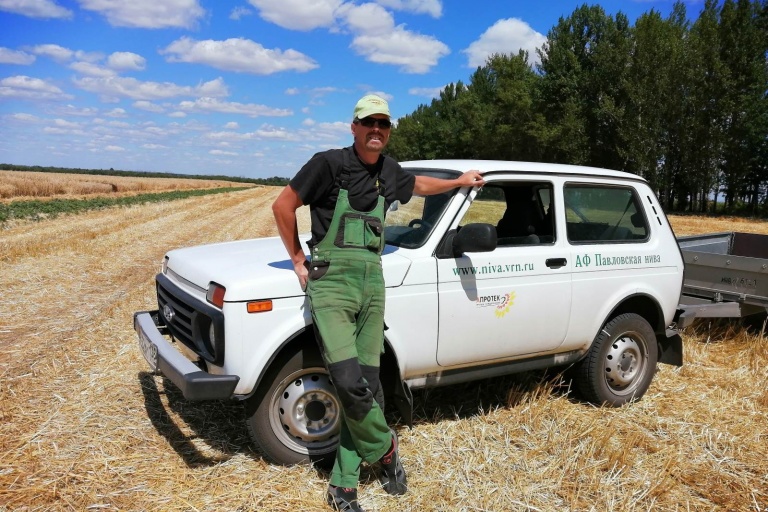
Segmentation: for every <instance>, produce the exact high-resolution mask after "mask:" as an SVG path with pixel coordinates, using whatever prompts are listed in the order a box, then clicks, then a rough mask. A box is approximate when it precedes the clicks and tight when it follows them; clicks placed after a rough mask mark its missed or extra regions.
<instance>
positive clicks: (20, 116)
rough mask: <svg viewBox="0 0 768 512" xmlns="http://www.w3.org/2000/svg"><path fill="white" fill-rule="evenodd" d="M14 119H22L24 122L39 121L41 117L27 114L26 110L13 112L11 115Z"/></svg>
mask: <svg viewBox="0 0 768 512" xmlns="http://www.w3.org/2000/svg"><path fill="white" fill-rule="evenodd" d="M9 117H10V118H11V119H13V120H14V121H21V122H22V123H38V122H40V118H39V117H37V116H33V115H32V114H27V113H24V112H19V113H18V114H11V115H10V116H9Z"/></svg>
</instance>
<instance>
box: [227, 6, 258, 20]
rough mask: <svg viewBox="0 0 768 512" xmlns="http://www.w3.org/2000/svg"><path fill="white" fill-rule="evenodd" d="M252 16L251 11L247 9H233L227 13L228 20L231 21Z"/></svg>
mask: <svg viewBox="0 0 768 512" xmlns="http://www.w3.org/2000/svg"><path fill="white" fill-rule="evenodd" d="M252 14H253V11H252V10H250V9H248V8H247V7H235V8H234V9H232V12H231V13H229V19H231V20H239V19H240V18H242V17H243V16H250V15H252Z"/></svg>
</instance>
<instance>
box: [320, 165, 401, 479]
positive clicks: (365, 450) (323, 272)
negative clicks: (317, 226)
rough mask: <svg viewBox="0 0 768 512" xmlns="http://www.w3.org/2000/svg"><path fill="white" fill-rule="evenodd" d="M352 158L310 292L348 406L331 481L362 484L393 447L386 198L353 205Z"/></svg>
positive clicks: (333, 375) (343, 401)
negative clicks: (385, 374)
mask: <svg viewBox="0 0 768 512" xmlns="http://www.w3.org/2000/svg"><path fill="white" fill-rule="evenodd" d="M348 176H349V166H348V163H347V159H346V155H345V161H344V170H343V171H342V174H341V188H340V189H339V197H338V200H337V202H336V207H335V210H334V213H333V219H332V220H331V224H330V226H329V228H328V232H327V233H326V235H325V238H323V239H322V240H321V241H320V243H318V244H317V245H315V246H314V247H313V248H312V251H311V261H310V271H309V280H308V283H307V294H308V295H309V299H310V305H311V309H312V318H313V320H314V326H315V333H316V335H317V338H318V341H319V343H320V345H321V347H322V350H323V355H324V358H325V362H326V365H327V367H328V371H329V373H330V374H331V379H332V381H333V384H334V386H335V388H336V394H337V395H338V397H339V400H340V401H341V404H342V409H343V416H342V421H341V432H340V437H339V447H338V450H337V452H336V462H335V464H334V467H333V471H332V473H331V480H330V484H331V485H334V486H338V487H357V483H358V479H359V476H360V464H361V462H362V461H366V462H368V463H374V462H376V461H378V460H379V459H380V458H381V457H382V456H383V455H384V454H385V453H386V452H387V451H388V450H389V448H390V445H391V443H392V435H391V433H390V430H389V427H388V426H387V423H386V421H385V419H384V412H383V393H382V391H381V387H380V383H379V360H380V358H381V353H382V351H383V349H384V275H383V273H382V268H381V251H382V250H383V248H384V237H383V226H384V197H382V196H381V194H379V198H378V201H377V203H376V206H375V207H374V209H373V210H371V211H369V212H359V211H357V210H355V209H354V208H352V206H351V205H350V204H349V200H348V193H347V182H348Z"/></svg>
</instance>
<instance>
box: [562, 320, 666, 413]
mask: <svg viewBox="0 0 768 512" xmlns="http://www.w3.org/2000/svg"><path fill="white" fill-rule="evenodd" d="M658 352H659V348H658V345H657V342H656V334H655V333H654V332H653V329H652V328H651V326H650V324H649V323H648V322H647V321H646V320H645V319H644V318H643V317H641V316H640V315H637V314H635V313H625V314H623V315H619V316H617V317H615V318H613V319H612V320H610V321H609V322H608V323H606V324H605V325H604V326H603V328H602V329H601V330H600V332H599V333H598V334H597V336H596V337H595V339H594V341H593V342H592V346H591V347H590V349H589V352H588V353H587V355H586V357H585V358H584V359H582V360H581V361H579V363H577V364H576V366H575V367H574V384H575V387H576V390H577V391H578V393H579V394H580V395H581V397H582V398H584V399H585V400H587V401H589V402H592V403H595V404H602V405H609V406H613V407H619V406H622V405H624V404H626V403H628V402H634V401H636V400H639V399H640V398H641V397H642V396H643V395H644V394H645V392H646V391H647V390H648V387H649V386H650V385H651V380H653V375H654V374H655V373H656V361H657V359H658Z"/></svg>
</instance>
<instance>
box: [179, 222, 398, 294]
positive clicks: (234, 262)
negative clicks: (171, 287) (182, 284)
mask: <svg viewBox="0 0 768 512" xmlns="http://www.w3.org/2000/svg"><path fill="white" fill-rule="evenodd" d="M308 239H309V235H304V236H302V237H301V243H302V245H303V246H306V241H307V240H308ZM401 252H402V250H401V249H399V248H397V247H392V246H387V247H386V248H385V250H384V254H383V255H382V266H383V268H384V281H385V284H386V286H387V287H388V288H390V287H395V286H400V285H401V284H402V283H403V280H404V279H405V276H406V274H407V273H408V268H409V267H410V265H411V260H410V259H409V258H407V257H405V256H403V255H402V254H400V253H401ZM166 257H167V258H168V270H169V271H170V272H169V273H172V274H175V275H176V276H178V278H181V279H183V280H185V281H187V282H189V283H192V284H193V285H195V286H197V287H199V288H201V289H203V290H206V289H207V288H208V284H209V283H210V282H211V281H214V282H216V283H218V284H220V285H221V286H223V287H224V288H226V289H227V292H226V294H225V296H224V299H225V301H226V302H240V301H247V300H256V299H277V298H281V297H295V296H298V295H304V291H302V289H301V287H300V286H299V280H298V279H297V278H296V274H295V273H294V271H293V264H292V263H291V260H290V259H289V258H288V254H287V252H286V250H285V246H284V245H283V242H282V240H281V239H280V238H279V237H271V238H258V239H253V240H241V241H236V242H224V243H218V244H210V245H200V246H196V247H187V248H183V249H176V250H173V251H170V252H168V254H167V255H166Z"/></svg>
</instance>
